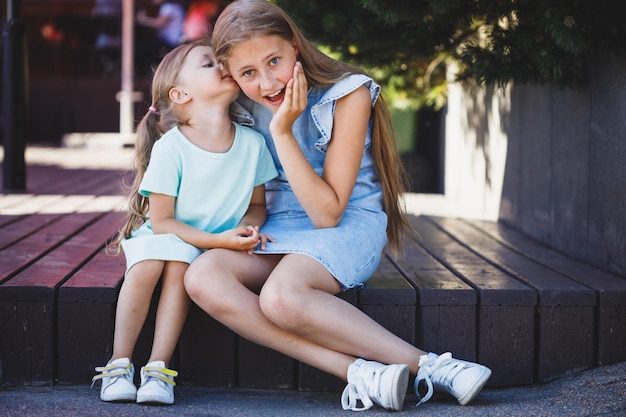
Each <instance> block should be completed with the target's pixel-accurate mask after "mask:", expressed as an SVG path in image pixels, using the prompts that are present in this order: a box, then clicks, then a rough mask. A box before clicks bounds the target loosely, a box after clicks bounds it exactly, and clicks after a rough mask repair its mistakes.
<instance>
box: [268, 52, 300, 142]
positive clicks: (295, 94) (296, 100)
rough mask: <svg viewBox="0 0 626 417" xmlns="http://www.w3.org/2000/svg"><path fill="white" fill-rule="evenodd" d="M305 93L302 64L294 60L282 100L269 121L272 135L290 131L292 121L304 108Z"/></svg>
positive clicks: (289, 132)
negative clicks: (291, 73)
mask: <svg viewBox="0 0 626 417" xmlns="http://www.w3.org/2000/svg"><path fill="white" fill-rule="evenodd" d="M307 93H308V86H307V82H306V77H305V76H304V71H303V70H302V64H301V63H300V62H296V64H295V65H294V68H293V78H292V79H290V80H289V81H288V82H287V86H286V87H285V97H284V99H283V102H282V103H281V105H280V107H279V108H278V111H277V112H276V113H274V117H273V118H272V121H271V122H270V131H271V132H272V135H273V136H274V137H276V136H280V135H282V134H291V133H292V126H293V123H294V122H295V120H296V119H297V118H298V116H300V115H301V114H302V112H303V111H304V110H305V109H306V106H307Z"/></svg>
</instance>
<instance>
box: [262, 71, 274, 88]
mask: <svg viewBox="0 0 626 417" xmlns="http://www.w3.org/2000/svg"><path fill="white" fill-rule="evenodd" d="M260 81H261V82H260V87H261V89H262V90H265V91H269V90H272V89H273V88H274V85H275V84H276V79H275V78H274V77H273V76H272V73H271V72H270V71H262V72H261V74H260Z"/></svg>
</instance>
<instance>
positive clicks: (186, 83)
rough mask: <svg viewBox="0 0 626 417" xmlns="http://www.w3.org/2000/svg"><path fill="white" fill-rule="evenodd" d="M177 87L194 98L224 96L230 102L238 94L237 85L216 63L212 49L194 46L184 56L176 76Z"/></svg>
mask: <svg viewBox="0 0 626 417" xmlns="http://www.w3.org/2000/svg"><path fill="white" fill-rule="evenodd" d="M177 81H178V84H179V85H178V87H179V88H181V89H183V90H184V91H186V92H189V93H191V94H192V95H193V96H195V97H196V98H217V97H226V98H227V99H228V100H230V101H229V103H230V102H232V101H234V100H235V99H236V98H237V96H238V95H239V86H238V85H237V83H235V82H234V80H233V79H232V77H231V76H230V74H229V73H228V72H227V71H226V70H225V69H224V68H223V67H222V66H221V65H219V64H218V63H217V59H216V58H215V54H214V53H213V49H212V48H210V47H208V46H203V45H200V46H196V47H195V48H193V49H192V50H191V51H189V54H188V55H187V57H186V58H185V62H184V64H183V67H182V68H181V70H180V72H179V73H178V77H177Z"/></svg>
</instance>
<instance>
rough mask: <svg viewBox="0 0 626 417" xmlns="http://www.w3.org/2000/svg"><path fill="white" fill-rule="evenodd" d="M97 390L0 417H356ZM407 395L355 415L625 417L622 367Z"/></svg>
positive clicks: (269, 397) (306, 395)
mask: <svg viewBox="0 0 626 417" xmlns="http://www.w3.org/2000/svg"><path fill="white" fill-rule="evenodd" d="M99 392H100V390H99V385H97V386H94V387H93V388H91V389H90V388H89V384H88V383H85V385H81V386H44V387H4V388H1V389H0V417H5V416H6V417H9V416H10V417H14V416H20V417H21V416H32V417H44V416H45V417H51V416H80V417H90V416H93V417H96V416H97V417H102V416H117V417H125V416H133V417H135V416H137V417H138V416H151V417H159V416H203V417H218V416H219V417H231V416H232V417H309V416H310V417H322V416H324V417H334V416H349V415H354V412H352V411H344V410H342V408H341V402H340V398H341V396H340V394H339V393H320V392H296V391H281V390H259V389H254V390H253V389H235V388H200V387H184V386H183V387H177V388H176V402H175V404H174V405H171V406H144V405H138V404H113V403H105V402H102V401H100V399H99ZM415 402H416V401H415V397H414V396H412V395H409V396H407V398H406V401H405V403H404V409H403V410H402V411H398V412H391V411H386V410H383V409H381V408H378V407H375V408H372V409H370V410H368V411H365V412H364V413H362V414H361V415H364V416H367V417H381V416H386V417H388V416H394V417H402V416H417V415H419V416H438V417H453V416H454V417H465V416H467V417H470V416H481V417H483V416H507V417H529V416H545V417H577V416H585V417H589V416H611V417H612V416H615V417H618V416H626V362H623V363H618V364H615V365H610V366H603V367H598V368H595V369H591V370H588V371H585V372H582V373H579V374H576V375H571V376H567V377H563V378H560V379H558V380H555V381H552V382H550V383H547V384H542V385H532V386H522V387H511V388H501V389H494V388H487V389H485V390H483V392H482V393H481V394H480V395H479V396H478V397H477V398H476V399H475V400H474V402H472V403H471V404H470V405H468V406H464V407H463V406H460V405H458V404H457V403H456V401H454V400H453V399H452V398H450V397H446V396H437V397H433V398H432V399H431V400H430V401H429V402H428V403H426V404H423V405H421V406H419V407H417V408H416V407H415Z"/></svg>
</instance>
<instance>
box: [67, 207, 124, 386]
mask: <svg viewBox="0 0 626 417" xmlns="http://www.w3.org/2000/svg"><path fill="white" fill-rule="evenodd" d="M115 220H117V219H115ZM125 268H126V262H125V258H124V256H123V255H120V256H111V255H108V254H107V253H106V252H105V250H100V251H98V253H97V254H96V256H94V257H93V258H92V259H91V260H89V261H88V262H87V263H86V264H85V265H84V266H83V267H82V268H80V270H78V271H77V272H76V273H75V274H74V275H72V276H71V277H70V278H69V279H68V280H67V281H66V282H65V283H64V284H63V285H62V286H61V287H60V288H59V295H58V305H57V309H58V312H57V322H58V338H57V359H56V363H57V379H58V382H59V383H61V384H67V383H75V384H82V383H86V382H87V381H89V380H90V379H91V377H92V376H93V375H94V367H95V366H101V365H103V364H105V363H106V362H107V361H108V359H109V358H110V355H111V352H112V347H113V330H114V320H115V308H116V305H117V295H118V293H119V288H120V286H121V284H122V280H123V277H124V270H125Z"/></svg>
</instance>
